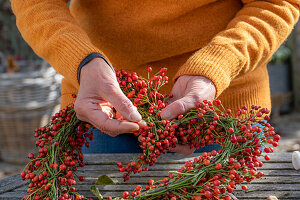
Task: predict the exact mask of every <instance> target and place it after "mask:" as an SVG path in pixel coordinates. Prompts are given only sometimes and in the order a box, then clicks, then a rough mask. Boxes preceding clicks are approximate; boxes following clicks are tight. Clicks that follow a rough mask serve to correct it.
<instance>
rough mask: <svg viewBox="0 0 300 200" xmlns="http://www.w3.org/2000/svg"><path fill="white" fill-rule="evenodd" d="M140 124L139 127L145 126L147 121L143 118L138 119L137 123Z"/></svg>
mask: <svg viewBox="0 0 300 200" xmlns="http://www.w3.org/2000/svg"><path fill="white" fill-rule="evenodd" d="M138 124H139V125H140V127H145V126H147V123H146V122H145V121H144V120H141V121H139V123H138Z"/></svg>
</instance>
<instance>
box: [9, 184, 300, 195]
mask: <svg viewBox="0 0 300 200" xmlns="http://www.w3.org/2000/svg"><path fill="white" fill-rule="evenodd" d="M246 185H247V186H248V188H249V191H251V190H255V191H253V193H255V192H257V191H274V190H275V191H299V187H300V185H299V184H298V188H297V185H295V184H265V185H261V184H252V183H251V184H246ZM91 186H93V185H92V184H91V185H89V184H86V185H77V186H76V189H77V190H79V191H81V192H84V191H85V192H88V191H89V190H90V187H91ZM143 186H144V185H143ZM96 187H97V188H98V189H99V191H101V192H102V193H105V192H117V191H119V192H123V191H126V190H128V191H132V190H134V189H135V188H136V185H104V186H103V185H97V186H96ZM26 190H27V188H26V186H24V187H20V188H17V189H15V190H14V191H23V192H24V191H26ZM235 191H242V189H241V186H238V187H237V189H236V190H235ZM79 193H80V192H79Z"/></svg>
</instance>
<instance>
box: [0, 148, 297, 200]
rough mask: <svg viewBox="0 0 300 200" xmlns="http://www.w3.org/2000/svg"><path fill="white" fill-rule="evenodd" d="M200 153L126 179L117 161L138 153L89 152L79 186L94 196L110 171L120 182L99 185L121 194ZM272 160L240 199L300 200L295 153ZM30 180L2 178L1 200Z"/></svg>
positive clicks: (166, 158) (168, 158)
mask: <svg viewBox="0 0 300 200" xmlns="http://www.w3.org/2000/svg"><path fill="white" fill-rule="evenodd" d="M199 155H200V154H193V155H192V156H189V157H185V156H183V155H178V154H166V155H163V156H161V157H160V158H159V160H158V161H157V164H156V165H155V166H152V167H149V171H148V172H143V173H140V174H137V175H132V177H131V179H130V181H128V182H125V183H124V182H123V181H122V180H123V179H122V173H120V172H119V171H118V167H117V166H116V163H117V162H119V161H121V162H122V161H125V162H126V161H130V160H131V159H132V158H134V157H135V156H136V155H135V154H87V155H85V163H86V166H85V167H84V168H79V170H78V173H77V174H78V175H82V176H84V177H85V178H86V180H85V181H84V182H78V185H77V186H76V188H77V189H78V190H79V193H80V194H83V195H85V196H87V197H93V194H92V193H91V192H90V191H89V188H90V187H91V186H92V185H94V184H95V182H96V180H97V178H98V177H99V176H100V175H103V174H106V175H108V176H110V177H111V178H112V179H114V180H117V181H118V183H117V184H116V185H105V186H100V185H98V186H97V187H98V188H99V190H100V193H101V194H102V195H103V196H104V197H107V196H113V197H114V196H121V195H122V192H123V191H124V190H128V191H130V190H133V189H134V188H135V186H136V185H138V184H140V185H143V184H145V183H147V182H148V181H147V180H148V179H150V178H152V179H154V180H159V179H162V178H163V177H166V176H167V175H168V171H171V170H177V169H179V168H180V167H181V166H182V165H183V164H184V163H185V162H186V161H188V160H191V159H192V158H193V157H196V156H199ZM270 156H271V160H270V161H268V162H265V163H264V166H263V167H262V168H261V169H260V171H262V172H263V173H264V174H265V176H264V177H262V178H261V179H255V180H254V181H252V183H250V184H247V185H248V189H249V191H250V192H244V191H242V190H241V188H240V187H238V188H237V189H236V190H235V191H234V193H233V194H234V195H235V196H236V197H237V199H244V200H254V199H255V200H257V199H264V200H266V199H267V197H268V196H270V195H273V196H277V198H278V199H293V200H300V170H298V171H296V170H295V169H294V168H293V165H292V154H291V153H273V154H270ZM26 189H27V182H26V181H23V180H22V179H21V178H20V176H19V175H13V176H10V177H7V178H4V179H1V180H0V200H2V199H3V200H10V199H22V197H24V196H25V195H26V194H27V193H26Z"/></svg>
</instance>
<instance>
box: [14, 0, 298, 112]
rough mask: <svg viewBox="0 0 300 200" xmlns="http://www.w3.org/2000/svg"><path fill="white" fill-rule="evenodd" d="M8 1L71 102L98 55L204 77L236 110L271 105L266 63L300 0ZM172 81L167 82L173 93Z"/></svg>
mask: <svg viewBox="0 0 300 200" xmlns="http://www.w3.org/2000/svg"><path fill="white" fill-rule="evenodd" d="M67 2H68V0H25V1H24V0H11V4H12V9H13V11H14V13H15V15H16V17H17V25H18V27H19V30H20V32H21V33H22V35H23V37H24V39H25V40H26V41H27V42H28V43H29V45H31V47H32V48H33V50H34V51H35V52H36V53H37V54H38V55H39V56H41V57H42V58H44V59H46V60H47V61H48V62H49V63H50V64H51V65H52V66H53V67H54V68H55V69H56V70H57V71H58V72H59V73H60V74H62V75H63V76H64V79H63V82H62V95H63V96H62V105H63V106H65V105H67V104H69V103H71V102H72V101H74V100H73V99H72V98H71V95H64V94H65V93H72V92H77V90H78V87H79V83H78V80H77V70H78V66H79V64H80V62H81V61H82V60H83V59H84V58H85V57H86V56H87V55H89V54H91V53H93V52H97V53H101V54H102V55H104V56H105V57H106V58H107V59H108V60H109V61H110V62H111V63H112V64H113V66H114V67H116V68H119V69H120V68H122V69H126V70H128V71H137V72H138V73H140V74H145V71H146V70H145V69H146V67H148V66H152V68H154V71H155V70H158V69H159V68H161V67H167V68H168V69H169V71H168V75H169V76H170V77H171V78H173V79H174V80H175V79H176V78H177V77H179V76H181V75H201V76H205V77H207V78H209V79H211V80H212V81H213V83H214V84H215V86H216V89H217V98H219V99H221V100H222V101H223V103H224V104H225V106H226V107H228V108H231V109H236V108H238V107H241V106H242V105H247V106H251V105H252V104H255V105H261V106H263V107H268V108H270V106H271V103H270V91H269V79H268V73H267V68H266V64H267V63H268V61H269V60H270V58H271V56H272V54H273V53H274V52H275V51H276V50H277V48H278V47H279V46H280V44H281V43H282V42H283V41H284V40H285V39H286V38H287V36H288V35H289V34H290V32H291V30H292V29H293V26H294V25H295V23H296V21H297V19H298V16H299V5H300V0H201V1H199V0H198V1H197V0H142V1H141V0H122V1H120V0H105V1H99V0H72V1H71V4H70V7H68V5H67ZM171 86H172V84H170V85H169V88H167V89H168V90H169V89H170V88H171Z"/></svg>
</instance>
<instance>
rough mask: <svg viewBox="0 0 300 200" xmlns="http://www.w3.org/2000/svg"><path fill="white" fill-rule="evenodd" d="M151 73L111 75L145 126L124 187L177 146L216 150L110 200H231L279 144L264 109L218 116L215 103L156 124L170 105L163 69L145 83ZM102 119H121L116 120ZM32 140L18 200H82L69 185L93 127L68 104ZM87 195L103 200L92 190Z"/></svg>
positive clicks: (219, 108)
mask: <svg viewBox="0 0 300 200" xmlns="http://www.w3.org/2000/svg"><path fill="white" fill-rule="evenodd" d="M151 71H152V69H151V68H148V79H145V78H143V77H141V76H138V75H137V74H136V73H135V72H133V73H127V72H126V71H124V70H121V71H116V75H117V78H118V82H119V84H120V87H121V89H122V90H123V92H124V93H125V94H126V95H127V97H128V98H129V99H130V100H131V101H132V102H133V103H134V105H135V106H136V107H137V109H138V111H139V112H140V113H141V115H142V117H143V120H144V121H145V122H147V126H145V127H144V128H141V129H140V130H139V131H138V132H136V133H134V134H135V135H136V136H139V137H140V138H139V139H140V143H141V144H140V147H141V148H142V150H143V153H142V154H141V155H139V156H138V157H137V158H136V159H135V160H133V161H130V162H129V163H128V164H127V165H123V164H122V163H120V162H119V163H118V167H119V170H120V171H121V172H124V176H123V177H124V180H125V181H126V180H128V179H129V178H130V175H131V173H138V172H142V171H146V170H148V169H147V166H152V165H154V164H155V162H156V160H157V159H158V158H159V156H160V155H161V154H164V153H166V152H167V151H168V150H169V149H170V148H174V147H175V146H176V144H178V143H179V144H189V145H190V147H191V148H193V147H195V148H199V147H204V146H205V145H209V144H213V143H217V144H219V145H220V146H221V147H222V149H220V150H218V151H215V150H213V151H211V152H206V153H203V154H202V155H201V156H200V157H196V158H194V159H193V160H190V161H188V162H186V163H185V165H184V166H182V167H181V168H180V169H179V170H177V171H171V172H169V176H168V177H167V178H164V179H162V180H160V181H156V182H155V181H154V180H152V179H150V180H149V182H148V184H147V185H146V186H145V190H142V187H141V186H140V185H138V186H137V187H136V189H135V190H134V191H132V192H131V193H129V192H128V191H125V192H124V193H123V197H116V198H114V199H116V200H117V199H118V200H120V199H171V200H176V199H192V200H201V199H216V200H217V199H219V200H227V199H231V198H230V197H229V196H228V195H227V194H226V193H232V192H233V189H235V188H236V185H238V184H241V183H243V182H251V181H252V180H253V179H255V178H260V177H262V176H263V173H262V172H259V171H258V170H257V168H258V167H262V166H263V163H262V162H261V161H260V160H259V159H260V157H262V150H264V152H265V153H271V152H273V147H276V146H278V141H279V140H280V136H279V135H277V134H275V132H274V128H273V127H272V126H271V125H270V124H269V123H267V122H266V121H267V120H269V116H268V114H269V110H267V109H265V108H260V107H258V106H252V107H251V108H249V109H248V108H247V107H245V106H244V107H243V108H241V109H239V110H237V112H236V113H232V111H231V110H230V109H227V110H226V109H224V108H223V106H222V104H221V101H219V100H216V101H215V102H214V104H213V103H212V102H209V101H204V102H202V103H200V104H199V105H198V106H197V107H196V108H195V109H192V110H190V111H189V112H188V113H186V114H184V115H179V116H178V117H177V118H176V119H173V120H171V121H168V120H162V119H161V118H160V113H161V110H162V109H163V108H165V106H166V105H167V103H166V102H167V99H168V98H172V97H171V96H170V95H167V94H161V93H160V89H161V87H162V86H163V85H165V84H167V83H168V77H167V76H166V75H165V72H166V71H167V69H166V68H162V69H161V70H160V71H159V72H158V73H157V74H155V75H154V76H152V77H151V78H150V72H151ZM73 96H74V98H76V96H75V95H73ZM107 115H108V116H109V117H115V118H118V119H120V120H123V119H122V116H120V115H119V114H118V113H107ZM258 124H260V125H261V126H262V127H263V128H261V126H259V125H258ZM34 136H35V137H37V139H38V140H37V141H36V145H37V146H38V147H39V153H38V154H37V155H34V154H32V153H30V154H29V155H28V157H29V158H30V159H31V161H30V162H29V163H28V164H27V166H26V168H25V170H24V171H23V172H21V177H22V178H23V179H27V180H29V185H28V190H27V192H28V195H27V196H26V197H24V198H25V199H30V200H38V199H46V200H54V199H58V200H67V199H76V200H77V199H86V198H85V197H84V196H83V195H80V194H79V193H78V192H77V191H76V189H75V187H74V185H76V180H79V181H84V180H85V179H84V177H82V176H80V177H77V176H76V171H77V168H78V167H83V166H84V162H83V154H82V149H81V147H82V146H83V145H85V146H87V147H88V146H89V145H90V143H89V142H88V141H87V140H86V138H89V139H90V140H92V139H93V138H94V133H93V128H92V127H91V126H90V125H89V124H88V123H86V122H82V121H80V120H79V119H77V117H76V113H75V111H74V106H73V105H70V106H68V107H66V108H64V109H62V110H60V111H59V112H58V113H56V114H55V115H54V116H52V117H51V122H50V123H49V124H48V125H47V126H45V127H41V128H39V129H36V130H35V134H34ZM268 144H269V146H266V145H268ZM272 146H273V147H272ZM264 159H265V160H270V157H269V156H268V155H265V156H264ZM242 189H243V190H247V186H245V185H242ZM93 192H94V193H96V195H97V196H98V198H102V197H101V195H100V194H98V191H97V190H95V188H94V190H93ZM107 199H113V198H112V197H108V198H107Z"/></svg>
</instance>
